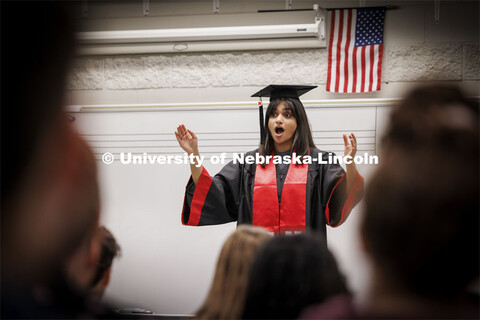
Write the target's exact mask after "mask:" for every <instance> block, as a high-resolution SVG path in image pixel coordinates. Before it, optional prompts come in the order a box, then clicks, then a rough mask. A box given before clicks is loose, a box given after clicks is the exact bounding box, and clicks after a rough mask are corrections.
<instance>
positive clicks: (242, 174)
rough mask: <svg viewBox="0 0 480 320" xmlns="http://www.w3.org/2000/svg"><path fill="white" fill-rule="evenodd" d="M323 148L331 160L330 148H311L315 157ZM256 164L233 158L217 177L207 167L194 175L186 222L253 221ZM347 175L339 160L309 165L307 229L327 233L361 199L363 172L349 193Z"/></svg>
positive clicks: (187, 196)
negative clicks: (328, 150)
mask: <svg viewBox="0 0 480 320" xmlns="http://www.w3.org/2000/svg"><path fill="white" fill-rule="evenodd" d="M257 152H258V150H254V151H250V152H248V153H246V154H245V156H247V155H253V156H255V154H256V153H257ZM320 152H321V153H322V159H323V160H324V161H327V160H328V153H327V152H324V151H320V150H318V149H310V155H311V157H312V158H318V157H319V153H320ZM256 167H257V165H256V164H246V163H245V164H240V163H236V164H235V163H233V161H232V162H230V163H228V164H227V165H225V167H223V169H222V170H221V171H220V172H219V173H218V174H216V175H215V176H214V177H210V175H209V174H208V172H207V171H206V169H205V168H204V169H203V172H202V175H201V177H200V179H199V181H198V182H197V185H195V184H194V183H193V180H192V178H190V180H189V181H188V184H187V187H186V191H185V199H184V204H183V210H182V223H183V224H184V225H191V226H204V225H215V224H222V223H227V222H233V221H237V224H244V223H246V224H251V223H252V216H253V212H252V211H253V210H252V207H253V206H252V203H253V192H254V182H255V171H256ZM287 175H288V173H287ZM344 176H345V171H344V170H343V168H342V167H341V166H339V165H338V164H321V163H319V162H318V161H317V162H313V163H312V164H309V165H308V173H307V179H306V181H307V182H306V184H307V185H306V206H305V213H304V214H305V215H306V219H305V221H306V227H307V230H308V229H313V230H317V231H319V232H320V233H323V234H326V228H325V226H326V225H327V224H328V225H330V226H332V227H336V226H339V225H340V224H342V223H343V222H344V221H345V220H346V218H347V217H348V214H349V213H350V211H351V209H352V208H353V207H354V206H355V205H356V204H357V203H358V202H359V201H360V199H361V197H362V195H363V189H364V183H363V178H362V176H361V175H360V174H357V177H356V178H355V181H354V185H353V187H352V189H351V191H350V193H349V194H346V179H345V177H344ZM277 201H278V200H277ZM327 204H328V206H327ZM326 211H328V219H327V216H326V214H325V213H326ZM255 214H258V213H255Z"/></svg>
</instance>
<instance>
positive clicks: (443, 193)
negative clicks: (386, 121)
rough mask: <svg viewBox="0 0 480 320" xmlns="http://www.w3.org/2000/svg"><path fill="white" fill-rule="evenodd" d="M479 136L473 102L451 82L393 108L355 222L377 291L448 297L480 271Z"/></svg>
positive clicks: (418, 93) (422, 91)
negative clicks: (360, 215)
mask: <svg viewBox="0 0 480 320" xmlns="http://www.w3.org/2000/svg"><path fill="white" fill-rule="evenodd" d="M479 144H480V141H479V105H478V103H474V102H472V101H470V100H469V99H467V98H465V96H464V95H463V94H462V92H461V91H460V90H458V89H457V88H455V87H452V86H448V85H430V86H426V87H422V88H419V89H416V90H414V91H412V92H411V93H410V94H409V95H408V96H407V97H406V98H405V99H404V100H403V101H402V102H401V103H400V105H399V106H398V107H396V108H395V109H394V110H393V111H392V114H391V120H390V125H389V127H388V129H387V131H386V135H385V137H384V139H383V150H382V157H381V161H380V165H379V167H378V169H377V171H376V172H375V174H374V176H373V178H372V179H371V181H370V184H369V186H368V188H367V194H366V198H365V215H364V218H363V221H362V224H361V229H362V237H363V240H364V246H365V249H366V251H367V253H368V255H369V256H370V257H371V258H372V260H373V264H374V284H373V287H374V288H375V287H377V290H382V291H381V292H379V295H382V296H384V297H385V296H387V295H386V294H387V293H395V294H398V295H404V296H412V297H413V296H414V297H417V298H418V297H423V298H426V299H429V300H436V301H438V300H439V299H440V300H443V301H447V300H448V301H454V299H455V298H456V297H458V296H459V295H460V294H461V292H462V291H464V290H465V287H466V285H467V284H468V283H469V282H470V281H471V280H472V279H474V278H475V277H476V276H477V275H478V274H479V241H478V235H479V214H480V213H479V200H478V199H479V198H478V195H479ZM379 287H382V288H381V289H380V288H379ZM417 301H419V299H417Z"/></svg>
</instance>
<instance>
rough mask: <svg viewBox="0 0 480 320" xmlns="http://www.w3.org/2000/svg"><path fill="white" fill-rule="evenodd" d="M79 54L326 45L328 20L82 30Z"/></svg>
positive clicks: (314, 46) (317, 46)
mask: <svg viewBox="0 0 480 320" xmlns="http://www.w3.org/2000/svg"><path fill="white" fill-rule="evenodd" d="M77 38H78V40H79V42H80V44H81V48H80V54H85V55H101V54H135V53H155V52H178V51H186V52H198V51H232V50H266V49H282V48H286V49H290V48H297V49H298V48H325V47H326V41H325V19H324V17H322V18H321V19H318V20H317V21H315V23H312V24H286V25H263V26H239V27H209V28H179V29H154V30H124V31H90V32H79V33H77Z"/></svg>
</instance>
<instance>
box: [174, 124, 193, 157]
mask: <svg viewBox="0 0 480 320" xmlns="http://www.w3.org/2000/svg"><path fill="white" fill-rule="evenodd" d="M175 137H176V138H177V141H178V144H179V145H180V147H182V149H183V150H184V151H185V152H186V153H188V154H191V153H195V154H197V153H198V139H197V136H196V135H195V133H193V132H192V131H190V130H188V129H187V128H186V127H185V125H183V124H181V125H179V126H178V127H177V131H176V132H175Z"/></svg>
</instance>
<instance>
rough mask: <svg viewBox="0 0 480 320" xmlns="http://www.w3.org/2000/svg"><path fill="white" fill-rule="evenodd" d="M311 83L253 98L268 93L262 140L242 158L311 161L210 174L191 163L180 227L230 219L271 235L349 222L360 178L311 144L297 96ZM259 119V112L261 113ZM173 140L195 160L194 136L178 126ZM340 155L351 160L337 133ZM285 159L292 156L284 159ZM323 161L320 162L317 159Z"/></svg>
mask: <svg viewBox="0 0 480 320" xmlns="http://www.w3.org/2000/svg"><path fill="white" fill-rule="evenodd" d="M312 88H315V87H313V86H280V85H271V86H268V87H266V88H265V89H263V90H261V91H259V92H257V93H256V94H254V95H253V96H260V97H261V96H269V97H270V104H269V106H268V108H267V111H266V115H265V128H266V129H261V130H264V131H263V132H264V135H265V139H262V141H263V143H262V144H260V147H259V149H257V150H253V151H250V152H247V153H246V154H245V156H248V155H253V156H255V154H256V153H259V154H260V155H263V156H266V155H280V156H282V157H284V158H283V159H285V156H290V157H292V156H295V155H296V156H297V157H298V156H310V157H311V158H312V159H313V160H316V161H310V162H311V163H310V164H298V163H296V164H294V163H293V162H294V161H291V163H290V164H278V163H277V164H274V163H273V161H269V163H268V164H257V163H253V164H247V163H246V162H245V163H244V164H241V163H239V162H237V163H234V162H233V161H232V162H230V163H228V164H227V165H225V167H224V168H223V169H222V170H221V171H220V172H219V173H217V174H216V175H215V176H214V177H211V176H210V174H209V173H208V172H207V170H206V169H205V168H204V167H202V166H200V167H197V166H196V163H195V164H191V165H190V168H191V172H192V176H191V178H190V180H189V181H188V184H187V187H186V191H185V199H184V204H183V210H182V223H183V224H184V225H189V226H203V225H214V224H222V223H227V222H233V221H237V223H238V224H243V223H248V224H254V225H258V226H262V227H264V228H266V229H267V230H269V231H271V232H273V233H275V234H284V233H296V232H305V231H307V230H309V229H314V230H316V231H319V232H320V233H323V234H324V235H326V227H325V226H326V225H329V226H332V227H336V226H339V225H340V224H342V223H343V222H344V221H345V220H346V218H347V217H348V215H349V213H350V211H351V210H352V208H353V207H354V206H355V205H356V204H357V203H358V201H360V199H361V197H362V194H363V178H362V176H361V175H360V174H359V173H358V172H357V169H356V167H355V163H353V162H352V163H351V164H347V165H346V168H347V170H346V172H345V171H344V170H343V168H342V167H340V166H339V165H338V164H325V163H321V162H328V155H329V153H327V152H325V151H320V150H318V149H317V148H316V147H315V144H314V143H313V138H312V134H311V131H310V126H309V123H308V119H307V115H306V113H305V109H304V107H303V105H302V103H301V102H300V100H299V96H300V95H301V94H303V93H305V92H308V91H309V90H311V89H312ZM261 115H263V112H261ZM261 123H262V121H261ZM175 136H176V138H177V140H178V143H179V144H180V146H181V147H182V149H183V150H184V151H185V152H187V153H188V154H192V153H193V154H194V155H195V156H200V153H199V150H198V139H197V136H196V135H195V133H194V132H192V131H191V130H188V129H187V128H186V127H185V126H184V125H180V126H178V128H177V131H176V132H175ZM343 140H344V144H345V156H351V157H352V158H353V157H354V156H355V153H356V151H357V141H356V138H355V135H353V134H350V135H349V137H348V138H347V136H346V135H345V134H344V135H343ZM291 159H292V158H291ZM320 159H322V160H323V161H320Z"/></svg>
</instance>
